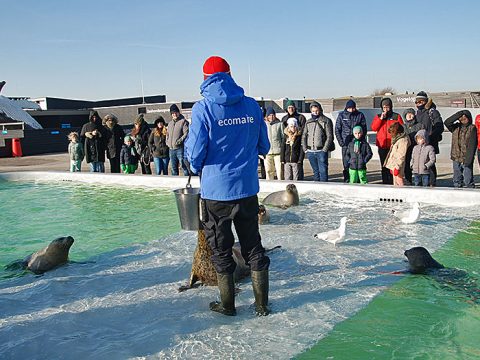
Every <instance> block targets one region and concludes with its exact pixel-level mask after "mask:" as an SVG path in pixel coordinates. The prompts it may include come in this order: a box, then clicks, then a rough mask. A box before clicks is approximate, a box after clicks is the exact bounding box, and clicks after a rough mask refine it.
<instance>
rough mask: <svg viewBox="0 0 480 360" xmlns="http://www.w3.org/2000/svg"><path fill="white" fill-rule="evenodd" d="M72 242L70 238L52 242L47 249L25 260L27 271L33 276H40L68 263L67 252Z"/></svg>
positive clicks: (61, 238)
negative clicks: (33, 274)
mask: <svg viewBox="0 0 480 360" xmlns="http://www.w3.org/2000/svg"><path fill="white" fill-rule="evenodd" d="M73 242H74V240H73V237H71V236H66V237H59V238H57V239H55V240H53V241H52V242H51V243H50V244H49V245H48V246H47V247H45V248H43V249H42V250H39V251H37V252H35V253H33V254H32V255H30V256H28V257H27V258H25V260H24V263H25V264H26V267H27V269H28V270H30V271H32V272H34V273H35V274H42V273H44V272H45V271H48V270H51V269H53V268H56V267H57V266H60V265H63V264H65V263H66V262H67V261H68V252H69V250H70V247H71V246H72V245H73Z"/></svg>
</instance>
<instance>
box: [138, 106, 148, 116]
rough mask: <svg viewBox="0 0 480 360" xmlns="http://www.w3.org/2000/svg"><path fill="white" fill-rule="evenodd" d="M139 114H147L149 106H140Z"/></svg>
mask: <svg viewBox="0 0 480 360" xmlns="http://www.w3.org/2000/svg"><path fill="white" fill-rule="evenodd" d="M137 110H138V113H139V114H146V113H147V108H146V107H139V108H138V109H137Z"/></svg>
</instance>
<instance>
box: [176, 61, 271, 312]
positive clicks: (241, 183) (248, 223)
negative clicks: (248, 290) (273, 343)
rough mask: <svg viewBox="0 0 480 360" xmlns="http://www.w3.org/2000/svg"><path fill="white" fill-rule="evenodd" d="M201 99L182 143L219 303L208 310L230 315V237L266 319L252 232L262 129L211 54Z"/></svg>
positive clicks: (259, 249)
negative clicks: (196, 186) (197, 183)
mask: <svg viewBox="0 0 480 360" xmlns="http://www.w3.org/2000/svg"><path fill="white" fill-rule="evenodd" d="M203 75H204V82H203V83H202V85H201V86H200V93H201V94H202V96H203V99H202V100H200V101H198V102H197V103H196V104H195V105H194V106H193V108H192V123H191V125H190V131H189V134H188V137H187V140H186V143H185V150H186V155H187V160H188V161H189V162H190V168H191V170H192V172H194V173H199V172H201V190H200V194H201V198H202V201H201V203H202V210H203V211H202V213H203V219H202V224H203V227H204V230H205V236H206V238H207V241H208V242H209V244H210V247H211V248H212V251H213V255H212V262H213V265H214V267H215V270H216V272H217V280H218V288H219V290H220V302H212V303H210V309H211V310H212V311H216V312H219V313H221V314H224V315H230V316H233V315H236V309H235V294H234V280H233V272H234V270H235V266H236V265H235V261H234V260H233V257H232V247H233V244H234V240H235V239H234V236H233V233H232V222H233V224H234V226H235V230H236V232H237V235H238V240H239V242H240V246H241V252H242V255H243V258H244V259H245V261H246V263H247V265H249V266H250V269H251V270H252V276H251V277H252V285H253V293H254V296H255V311H256V313H257V315H268V314H269V309H268V286H269V281H268V268H269V265H270V259H269V258H268V257H267V256H266V255H265V249H264V248H263V246H262V242H261V237H260V233H259V229H258V198H257V193H258V191H259V181H258V173H257V168H258V156H259V155H266V154H267V153H268V151H269V149H270V143H269V141H268V135H267V125H266V124H265V121H264V119H263V114H262V110H261V109H260V106H258V104H257V102H256V101H255V100H254V99H252V98H250V97H247V96H245V95H244V91H243V89H242V88H241V87H239V86H238V85H237V84H236V83H235V81H234V80H233V78H232V77H231V75H230V66H229V64H228V63H227V62H226V61H225V60H224V59H222V58H221V57H218V56H212V57H210V58H208V59H207V60H206V61H205V64H204V65H203Z"/></svg>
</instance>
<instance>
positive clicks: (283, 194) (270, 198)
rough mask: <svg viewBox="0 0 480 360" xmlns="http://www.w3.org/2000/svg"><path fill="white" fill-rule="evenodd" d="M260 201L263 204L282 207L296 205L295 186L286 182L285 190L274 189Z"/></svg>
mask: <svg viewBox="0 0 480 360" xmlns="http://www.w3.org/2000/svg"><path fill="white" fill-rule="evenodd" d="M262 202H263V204H264V205H272V206H278V207H281V208H282V209H286V208H288V207H290V206H295V205H298V204H299V200H298V191H297V187H296V186H295V184H288V185H287V188H286V189H285V190H283V191H276V192H273V193H271V194H269V195H267V197H266V198H265V199H263V201H262Z"/></svg>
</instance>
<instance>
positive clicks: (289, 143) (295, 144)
mask: <svg viewBox="0 0 480 360" xmlns="http://www.w3.org/2000/svg"><path fill="white" fill-rule="evenodd" d="M284 133H285V137H284V138H283V142H282V149H281V153H280V160H281V162H282V164H283V170H284V175H285V180H298V177H299V165H298V164H299V163H302V162H303V158H304V156H305V153H304V152H303V151H302V132H301V131H300V129H299V128H298V122H297V119H295V118H293V117H292V118H289V119H288V120H287V127H286V128H285V131H284Z"/></svg>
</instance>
